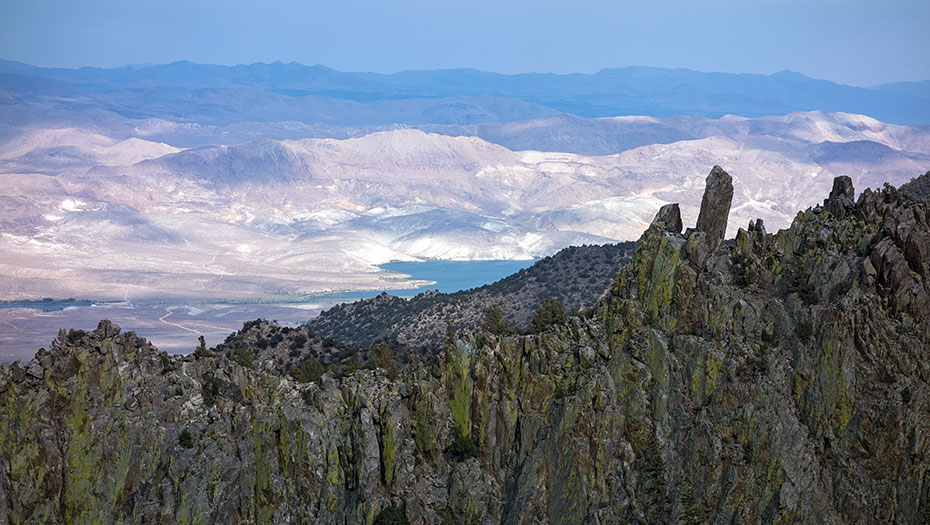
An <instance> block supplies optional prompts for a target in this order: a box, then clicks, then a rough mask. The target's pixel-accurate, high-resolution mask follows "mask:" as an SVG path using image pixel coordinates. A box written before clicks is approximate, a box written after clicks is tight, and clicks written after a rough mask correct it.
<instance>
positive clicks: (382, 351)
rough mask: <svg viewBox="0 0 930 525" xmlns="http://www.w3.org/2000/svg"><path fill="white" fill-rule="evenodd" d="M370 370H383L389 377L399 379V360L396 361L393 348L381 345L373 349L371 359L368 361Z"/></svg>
mask: <svg viewBox="0 0 930 525" xmlns="http://www.w3.org/2000/svg"><path fill="white" fill-rule="evenodd" d="M368 368H372V369H375V368H383V369H384V370H386V371H387V376H388V377H389V378H391V379H395V378H396V377H397V360H395V359H394V352H393V351H392V350H391V346H390V345H387V344H384V343H380V344H376V345H375V346H373V347H371V357H370V358H369V359H368Z"/></svg>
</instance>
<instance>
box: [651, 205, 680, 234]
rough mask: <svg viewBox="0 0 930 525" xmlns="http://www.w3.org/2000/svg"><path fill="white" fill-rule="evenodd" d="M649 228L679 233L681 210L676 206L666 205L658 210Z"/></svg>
mask: <svg viewBox="0 0 930 525" xmlns="http://www.w3.org/2000/svg"><path fill="white" fill-rule="evenodd" d="M651 227H656V228H661V229H663V230H666V231H670V232H672V233H681V210H679V209H678V204H677V203H675V204H666V205H665V206H662V207H661V208H659V213H656V216H655V218H654V219H652V225H651Z"/></svg>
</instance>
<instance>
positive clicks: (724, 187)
mask: <svg viewBox="0 0 930 525" xmlns="http://www.w3.org/2000/svg"><path fill="white" fill-rule="evenodd" d="M732 202H733V179H732V178H731V177H730V174H729V173H727V172H725V171H723V168H721V167H720V166H714V168H713V169H712V170H711V171H710V174H709V175H708V176H707V182H706V186H705V188H704V197H703V198H702V199H701V212H700V214H699V215H698V220H697V230H698V231H700V232H704V233H705V234H706V235H707V237H706V243H707V246H708V249H709V250H711V251H713V250H714V249H716V248H717V246H719V245H720V243H722V242H723V237H724V235H725V234H726V231H727V218H728V217H729V216H730V204H731V203H732Z"/></svg>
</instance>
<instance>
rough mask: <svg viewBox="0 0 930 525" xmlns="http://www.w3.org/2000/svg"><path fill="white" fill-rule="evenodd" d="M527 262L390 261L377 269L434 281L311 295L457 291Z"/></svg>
mask: <svg viewBox="0 0 930 525" xmlns="http://www.w3.org/2000/svg"><path fill="white" fill-rule="evenodd" d="M535 262H536V261H535V260H528V261H441V260H436V261H422V262H391V263H387V264H382V265H380V266H379V268H381V269H384V270H389V271H392V272H398V273H403V274H407V275H409V276H410V278H411V279H412V280H417V281H419V280H422V281H435V283H436V284H429V285H426V286H421V287H419V288H405V289H383V290H368V291H363V292H345V293H338V294H330V295H325V296H319V297H314V298H312V300H313V299H316V300H319V299H325V300H328V301H332V300H334V299H346V300H356V299H365V298H368V297H374V296H376V295H380V294H381V293H382V292H387V293H389V294H391V295H398V296H402V297H409V296H412V295H417V294H419V293H422V292H425V291H426V290H439V291H440V292H443V293H453V292H458V291H460V290H470V289H471V288H477V287H479V286H484V285H486V284H491V283H493V282H496V281H499V280H501V279H503V278H504V277H507V276H508V275H510V274H512V273H516V272H518V271H520V270H521V269H523V268H528V267H530V266H532V265H533V263H535Z"/></svg>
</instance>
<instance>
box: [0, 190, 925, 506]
mask: <svg viewBox="0 0 930 525" xmlns="http://www.w3.org/2000/svg"><path fill="white" fill-rule="evenodd" d="M840 189H841V190H842V189H843V188H842V185H841V188H840ZM724 193H725V192H724ZM841 194H842V195H848V191H846V190H843V191H841ZM838 195H840V194H838ZM712 204H713V203H712ZM716 204H721V203H716ZM714 208H715V209H718V210H719V209H722V208H721V207H720V206H717V205H715V206H714ZM674 212H675V208H673V207H668V208H665V211H664V212H663V213H662V214H660V217H657V219H661V221H659V223H656V224H654V225H653V227H651V228H650V229H649V231H647V232H646V233H645V234H644V236H643V238H642V240H641V241H640V244H639V246H638V248H637V251H636V255H635V257H634V260H633V262H632V263H631V264H630V265H629V266H628V267H627V268H626V269H625V270H624V271H622V272H621V273H620V275H618V276H617V277H616V279H615V281H614V286H613V288H612V290H611V293H610V294H609V295H608V296H606V297H604V298H603V299H602V300H601V302H600V303H599V304H598V305H597V307H596V308H595V309H594V310H593V312H592V313H591V314H590V315H578V316H569V317H568V318H567V319H566V320H565V322H564V323H562V324H559V323H556V324H551V325H548V326H546V327H545V328H544V329H542V330H541V331H539V332H538V333H533V334H529V335H503V334H489V333H486V332H484V333H479V334H474V335H472V334H468V333H467V332H460V333H458V334H456V335H455V337H453V338H451V340H450V341H449V343H448V344H446V345H444V346H443V347H442V348H441V349H439V350H438V351H437V353H436V354H435V355H430V356H428V359H427V358H424V359H423V361H422V362H418V361H414V362H411V363H408V364H407V365H405V367H406V368H405V370H404V371H403V372H399V373H398V374H397V376H396V377H389V376H387V375H386V374H385V373H384V372H383V371H378V370H369V369H359V370H355V371H354V372H352V373H349V374H346V375H336V374H322V375H319V376H318V377H314V380H313V381H312V382H309V383H297V382H295V381H292V380H291V379H290V378H287V377H283V376H281V375H280V374H279V373H278V372H275V371H272V370H266V369H263V368H262V367H255V368H251V369H250V368H244V367H242V366H238V365H236V364H234V363H232V362H231V361H230V360H229V359H228V358H227V357H224V356H223V355H201V356H199V357H197V358H195V357H192V356H168V355H167V354H163V353H159V352H158V351H157V350H155V349H154V348H153V347H151V345H149V344H147V343H145V342H144V341H141V340H140V339H138V338H136V336H135V335H134V334H131V333H119V331H118V329H117V328H116V327H115V326H113V325H112V324H111V323H101V324H100V326H98V328H97V330H94V331H92V332H89V333H83V334H78V333H72V336H71V337H69V336H68V333H65V332H62V334H61V335H60V336H59V337H58V338H57V339H56V341H55V342H54V343H53V345H52V349H51V350H50V351H45V352H40V353H39V354H37V357H36V360H35V361H34V362H33V363H29V364H27V365H21V364H12V365H10V364H4V365H0V489H2V490H3V495H4V496H3V498H0V506H2V507H3V508H0V517H3V518H6V519H7V520H8V521H9V522H11V523H30V522H31V523H72V522H74V523H81V522H86V523H97V522H105V523H109V522H119V523H124V522H125V523H160V522H178V523H300V522H303V523H372V522H373V521H375V520H377V519H381V520H382V521H383V520H385V519H387V518H388V517H389V516H395V517H399V516H400V514H397V513H394V514H391V513H390V512H389V513H387V514H385V513H384V512H383V511H384V509H392V508H393V509H397V508H404V512H403V516H404V518H406V519H409V521H410V522H411V523H442V522H443V520H447V521H449V522H464V523H671V522H682V523H701V522H710V523H907V524H916V523H924V522H925V521H926V518H927V511H926V510H925V509H926V508H927V507H928V504H927V503H928V501H930V485H928V483H927V482H926V480H927V479H928V475H930V463H928V460H927V459H926V458H928V457H930V448H928V447H930V441H928V440H927V439H926V437H927V436H928V435H930V427H928V422H927V418H926V414H927V413H930V384H928V381H930V360H928V359H927V353H926V349H927V348H928V347H930V321H928V319H930V299H927V291H928V284H927V283H928V281H927V279H928V277H927V276H928V275H930V267H928V264H930V263H927V262H926V261H930V259H925V258H924V254H930V251H926V250H930V247H926V246H925V244H923V242H924V241H922V240H921V239H925V238H928V237H925V235H926V234H927V233H928V232H927V230H928V224H930V221H928V218H930V214H928V211H927V206H926V204H923V203H920V202H917V201H914V200H913V199H910V198H906V197H903V196H901V195H898V194H897V193H896V192H895V191H894V190H893V189H890V188H889V189H885V190H883V191H881V192H864V193H863V196H862V197H861V198H860V199H859V201H858V202H856V203H853V202H852V201H851V199H849V198H847V197H840V196H838V197H835V198H833V197H831V199H828V202H827V203H826V204H825V206H823V207H822V209H821V210H819V213H818V211H815V210H810V211H806V212H802V213H800V214H799V215H798V218H797V219H796V220H795V222H794V224H793V225H792V227H791V228H790V229H788V230H785V231H783V232H780V233H778V234H776V235H770V234H767V233H765V231H764V229H763V228H761V227H760V224H759V223H755V224H751V225H750V226H749V228H748V229H746V230H743V232H742V233H741V234H740V235H739V236H738V240H737V242H736V243H733V244H732V245H730V244H721V243H715V242H714V240H713V239H712V238H711V237H713V236H711V235H709V234H710V233H714V232H716V233H714V235H716V234H718V233H719V232H720V231H721V229H720V225H719V224H710V225H708V224H706V222H705V223H704V226H705V228H707V230H706V231H705V230H692V231H689V232H686V233H685V234H682V233H681V231H680V230H681V229H680V227H679V224H678V221H676V220H675V213H674ZM711 230H712V231H711ZM714 238H716V237H714ZM747 269H751V271H752V275H753V279H752V282H748V281H747V279H746V275H747V274H746V273H745V272H746V270H747ZM842 283H846V284H847V285H848V286H845V285H843V284H842ZM502 309H503V310H505V311H506V305H502ZM803 327H807V328H809V329H805V328H803ZM254 328H255V329H256V330H264V332H262V333H263V334H264V336H266V337H274V334H273V329H272V328H269V327H268V326H264V325H262V326H259V325H256V326H255V327H254ZM256 355H258V354H256ZM205 383H209V384H205ZM184 429H190V432H191V434H192V435H194V436H197V439H196V440H194V442H193V443H192V446H191V447H190V448H187V447H185V446H182V444H181V443H180V442H179V435H180V434H181V433H182V431H183V430H184ZM443 452H446V453H443ZM379 516H380V518H379Z"/></svg>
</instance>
